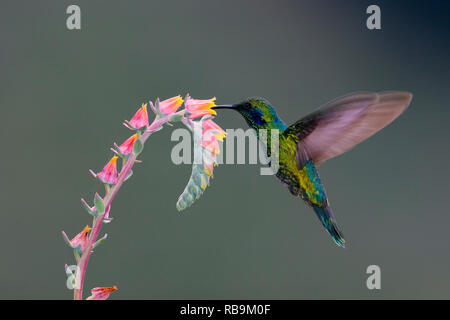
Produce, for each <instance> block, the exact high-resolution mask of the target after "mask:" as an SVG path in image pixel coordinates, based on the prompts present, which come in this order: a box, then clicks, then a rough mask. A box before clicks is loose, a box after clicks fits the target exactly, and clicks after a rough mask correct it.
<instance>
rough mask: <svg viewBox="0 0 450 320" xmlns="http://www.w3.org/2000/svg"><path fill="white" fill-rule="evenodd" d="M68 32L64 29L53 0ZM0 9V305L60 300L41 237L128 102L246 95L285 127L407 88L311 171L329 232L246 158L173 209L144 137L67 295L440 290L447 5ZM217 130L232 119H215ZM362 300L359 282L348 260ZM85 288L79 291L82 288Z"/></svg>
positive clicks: (72, 198)
mask: <svg viewBox="0 0 450 320" xmlns="http://www.w3.org/2000/svg"><path fill="white" fill-rule="evenodd" d="M73 3H76V4H78V5H79V6H80V7H81V10H82V30H81V31H68V30H67V29H66V22H65V20H66V17H67V15H66V13H65V11H66V8H67V6H68V5H69V4H73ZM369 4H372V2H369V1H317V0H315V1H312V0H311V1H271V2H269V1H82V0H78V1H76V2H72V1H65V0H64V1H2V2H1V4H0V45H1V50H0V55H1V56H0V106H1V107H0V119H1V126H0V130H1V131H0V132H1V138H2V139H1V150H2V156H1V160H0V163H1V180H0V181H1V185H0V203H1V205H0V219H1V220H0V221H1V222H0V223H1V231H0V259H1V263H0V298H8V299H10V298H20V299H22V298H31V299H37V298H39V299H47V298H55V299H69V298H71V296H72V293H71V292H70V291H69V290H68V289H66V287H65V282H66V278H65V273H64V264H65V263H68V264H71V263H73V256H72V254H71V252H70V250H69V249H68V248H67V247H66V246H65V244H64V242H63V241H62V238H61V230H65V231H66V232H67V233H68V235H69V236H73V235H75V234H76V233H78V232H79V231H80V230H81V229H82V228H83V227H84V226H85V225H86V224H87V223H90V221H91V219H90V217H89V215H88V214H87V213H86V212H84V211H83V209H82V208H81V206H80V203H79V198H80V197H84V198H86V199H89V200H91V199H92V196H93V193H94V192H95V191H100V190H101V189H102V186H101V185H100V184H99V183H98V182H96V181H94V179H92V178H91V177H90V175H89V173H88V169H89V168H92V169H94V170H96V171H97V170H100V169H101V168H102V167H103V165H104V164H105V162H106V161H107V160H108V159H109V157H110V153H109V151H108V150H109V147H110V146H111V145H112V143H113V142H114V141H116V142H122V141H123V140H124V139H125V138H127V137H128V136H129V135H130V133H129V131H128V130H127V129H125V128H124V127H122V126H121V121H123V120H124V119H129V118H130V117H131V116H132V114H133V113H134V112H135V111H136V109H137V108H138V107H139V106H140V104H141V103H142V102H145V101H148V100H149V99H151V100H154V99H155V98H156V97H161V98H167V97H170V96H173V95H177V94H182V95H184V94H185V93H187V92H189V93H191V95H192V96H194V97H199V98H207V97H210V96H216V97H217V102H218V103H234V102H237V101H239V100H240V99H243V98H246V97H248V96H255V95H257V96H264V97H266V98H267V99H269V100H270V101H271V102H272V103H273V105H274V106H275V107H276V108H277V110H278V113H279V115H280V117H281V118H282V119H283V120H285V121H286V122H288V123H291V122H293V121H295V120H297V119H299V118H300V117H301V116H303V115H305V114H307V113H308V112H310V111H312V110H313V109H315V108H316V107H318V106H319V105H321V104H323V103H325V102H327V101H328V100H331V99H333V98H335V97H337V96H339V95H342V94H345V93H348V92H352V91H359V90H372V91H380V90H394V89H395V90H408V91H411V92H413V93H414V99H413V101H412V104H411V107H410V108H409V109H408V110H407V112H406V113H405V114H403V115H402V116H401V117H400V118H399V119H398V120H397V121H395V122H394V123H393V124H392V125H390V126H389V127H387V128H386V129H384V130H383V131H382V132H380V133H378V134H377V135H376V136H374V137H372V138H371V139H369V140H368V141H366V142H364V143H363V144H361V145H359V146H358V147H357V148H355V149H354V150H352V151H351V152H348V153H346V154H344V155H342V156H340V157H338V158H336V159H333V160H331V161H329V162H327V163H325V164H324V165H322V166H321V168H320V172H321V176H322V178H323V181H324V184H325V186H326V188H327V191H328V195H329V198H330V201H331V204H332V206H333V208H334V211H335V213H336V216H337V219H338V221H339V223H340V225H341V227H342V228H343V230H344V234H345V236H346V238H347V243H348V247H347V249H345V250H344V249H341V248H338V247H337V246H335V245H334V244H333V242H332V241H331V239H330V237H329V236H328V235H327V234H326V233H325V232H324V230H323V228H322V227H321V226H320V224H319V222H318V220H317V218H316V217H315V215H314V213H313V211H312V210H311V209H310V208H308V207H307V206H305V205H304V204H303V202H302V201H301V200H299V199H296V198H294V197H292V196H291V195H290V194H289V192H288V191H287V190H286V189H285V188H284V187H283V186H282V185H281V184H280V183H279V182H278V181H276V180H275V179H274V178H273V177H270V176H260V175H259V166H255V165H222V166H220V167H218V168H217V169H216V170H215V178H214V180H213V183H212V185H211V186H210V188H208V189H207V191H206V193H205V194H204V196H203V197H202V198H201V199H200V200H199V201H198V202H196V203H195V205H194V206H193V207H191V208H190V209H189V210H186V211H185V212H184V213H183V214H180V213H178V212H177V211H176V209H175V203H176V200H177V197H178V195H179V194H180V193H181V192H182V190H183V188H184V185H185V183H186V181H187V179H188V177H189V174H190V166H188V165H182V166H175V165H174V164H172V162H171V160H170V151H171V148H172V147H173V145H174V142H170V133H171V129H170V128H166V129H165V130H164V131H161V132H158V133H157V134H155V135H154V136H152V137H151V139H150V140H149V142H148V143H147V145H146V149H145V150H144V153H143V155H142V158H143V160H144V164H143V165H139V166H138V167H137V168H136V169H135V175H134V177H133V178H132V179H131V180H129V182H127V183H126V185H125V186H124V188H123V189H122V190H121V191H120V193H119V195H118V196H117V198H116V200H115V201H114V203H113V206H112V212H111V215H112V216H113V217H114V218H115V219H114V221H113V222H112V223H111V224H109V225H104V227H103V229H102V230H103V231H104V232H107V233H108V235H109V238H108V240H107V242H106V243H105V244H104V245H102V246H101V247H99V248H98V249H97V250H96V251H95V253H94V255H93V256H92V259H91V261H90V263H89V267H88V272H87V283H86V289H89V288H92V287H94V286H109V285H114V284H115V285H117V286H118V287H119V291H117V292H116V293H114V295H113V298H115V299H117V298H121V299H136V298H137V299H222V298H226V299H231V298H235V299H241V298H254V299H266V298H267V299H272V298H273V299H303V298H332V299H334V298H344V299H346V298H363V299H366V298H368V299H377V298H388V299H391V298H450V274H449V273H450V240H449V237H448V229H449V226H450V212H449V210H448V204H447V199H448V197H449V178H450V176H449V171H448V165H449V150H448V145H449V143H448V140H449V138H450V132H449V120H450V119H449V118H450V117H449V115H450V114H449V112H450V111H449V110H450V109H449V99H450V90H449V89H450V88H449V84H450V83H449V76H450V74H449V73H450V72H449V70H450V64H449V60H448V59H449V53H450V50H449V49H450V45H449V32H450V25H449V21H450V18H449V17H450V15H449V12H450V5H449V2H448V1H417V2H414V1H377V4H378V5H380V7H381V10H382V30H381V31H369V30H367V28H366V27H365V20H366V18H367V15H366V13H365V10H366V8H367V6H368V5H369ZM217 122H218V123H219V124H220V125H221V126H223V127H224V128H236V127H245V122H244V120H243V119H241V118H240V117H238V115H237V114H236V113H231V112H230V113H225V112H222V113H221V114H220V115H219V117H218V118H217ZM371 264H376V265H379V266H380V267H381V271H382V289H381V290H380V291H369V290H368V289H367V288H366V277H367V275H366V273H365V272H366V268H367V266H368V265H371ZM87 293H88V292H85V295H86V294H87Z"/></svg>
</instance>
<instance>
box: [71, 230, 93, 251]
mask: <svg viewBox="0 0 450 320" xmlns="http://www.w3.org/2000/svg"><path fill="white" fill-rule="evenodd" d="M89 231H91V227H89V226H86V227H85V228H84V229H83V231H81V232H80V233H79V234H77V235H76V236H75V237H74V238H73V239H72V240H70V244H71V245H72V247H74V248H75V247H77V246H78V245H79V246H80V247H81V251H83V250H84V248H85V247H86V244H87V241H88V238H89Z"/></svg>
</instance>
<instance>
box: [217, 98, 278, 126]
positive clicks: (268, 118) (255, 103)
mask: <svg viewBox="0 0 450 320" xmlns="http://www.w3.org/2000/svg"><path fill="white" fill-rule="evenodd" d="M213 109H230V110H236V111H237V112H239V113H240V114H241V115H242V116H243V117H244V119H245V121H247V123H248V125H249V126H250V127H251V128H253V129H255V130H256V129H263V128H267V127H271V126H272V124H273V123H275V122H278V121H279V119H278V116H277V114H276V112H275V110H274V109H273V108H272V106H271V105H270V102H269V101H267V100H266V99H264V98H249V99H246V100H244V101H241V102H239V103H236V104H233V105H219V106H215V107H213Z"/></svg>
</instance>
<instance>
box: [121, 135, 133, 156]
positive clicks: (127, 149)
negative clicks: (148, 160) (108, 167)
mask: <svg viewBox="0 0 450 320" xmlns="http://www.w3.org/2000/svg"><path fill="white" fill-rule="evenodd" d="M137 138H138V134H137V133H136V134H134V135H132V136H131V137H129V138H128V139H127V140H125V142H124V143H122V144H121V145H120V146H119V147H118V148H119V150H120V152H122V154H124V155H129V154H130V153H131V152H133V146H134V143H135V142H136V140H137Z"/></svg>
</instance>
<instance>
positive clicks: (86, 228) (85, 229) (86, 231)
mask: <svg viewBox="0 0 450 320" xmlns="http://www.w3.org/2000/svg"><path fill="white" fill-rule="evenodd" d="M91 230H92V228H91V227H89V225H87V226H86V227H85V228H84V229H83V233H88V232H89V231H91Z"/></svg>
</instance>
